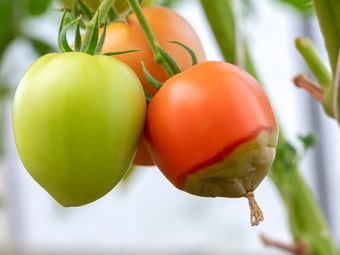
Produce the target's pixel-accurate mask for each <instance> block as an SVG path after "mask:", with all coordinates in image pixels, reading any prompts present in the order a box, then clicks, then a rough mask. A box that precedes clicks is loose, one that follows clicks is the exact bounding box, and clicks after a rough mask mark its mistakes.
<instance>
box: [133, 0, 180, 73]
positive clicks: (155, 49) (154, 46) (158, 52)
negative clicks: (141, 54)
mask: <svg viewBox="0 0 340 255" xmlns="http://www.w3.org/2000/svg"><path fill="white" fill-rule="evenodd" d="M128 1H129V4H130V6H131V8H132V10H133V12H134V13H135V15H136V17H137V19H138V21H139V23H140V25H141V26H142V28H143V31H144V33H145V36H146V38H147V40H148V42H149V45H150V47H151V50H152V53H153V55H154V59H155V61H156V62H157V63H158V64H160V65H162V67H163V68H164V70H165V71H166V72H167V74H168V75H169V76H170V77H171V76H173V75H175V74H176V73H178V69H179V68H178V67H177V65H176V67H175V69H174V68H173V67H172V65H171V64H169V62H170V63H171V62H174V60H173V59H172V58H171V56H169V55H168V56H164V54H162V49H161V47H160V46H159V44H158V42H157V39H156V37H155V35H154V33H153V32H152V29H151V27H150V25H149V23H148V22H147V20H146V18H145V16H144V14H143V11H142V8H141V6H140V4H139V2H138V1H137V0H128ZM176 69H177V70H176Z"/></svg>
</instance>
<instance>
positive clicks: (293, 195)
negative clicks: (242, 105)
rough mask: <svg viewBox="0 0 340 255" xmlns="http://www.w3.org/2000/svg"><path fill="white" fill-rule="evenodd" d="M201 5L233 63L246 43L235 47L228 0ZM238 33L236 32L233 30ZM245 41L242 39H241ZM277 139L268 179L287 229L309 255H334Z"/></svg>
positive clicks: (292, 160) (287, 150) (293, 160)
mask: <svg viewBox="0 0 340 255" xmlns="http://www.w3.org/2000/svg"><path fill="white" fill-rule="evenodd" d="M201 4H202V6H203V9H204V11H205V14H206V16H207V19H208V20H209V23H210V26H211V28H212V31H213V32H214V34H215V37H216V41H217V43H218V44H219V46H220V49H221V51H222V53H223V55H224V57H225V59H226V60H227V61H229V62H231V63H234V64H237V63H236V58H235V56H234V55H233V54H234V52H236V51H237V50H239V49H237V47H244V49H243V51H244V52H248V50H247V45H246V43H243V44H242V45H240V44H235V36H237V37H239V35H235V34H236V31H235V25H234V24H235V23H236V21H235V15H233V13H234V10H232V9H231V8H233V4H232V0H223V1H222V0H201ZM237 33H239V31H237ZM244 41H245V40H244ZM244 57H245V59H244V60H243V61H241V62H243V63H247V64H246V65H245V69H246V70H247V71H248V72H250V73H251V74H253V75H255V77H257V73H256V70H255V67H254V65H253V63H252V59H251V57H250V55H249V54H244ZM282 132H283V131H282V130H281V135H280V137H279V142H278V148H277V156H276V159H275V162H274V164H273V167H272V170H271V173H270V177H271V179H272V180H273V182H274V184H275V185H276V187H277V188H278V190H279V191H280V194H281V196H282V198H283V201H284V203H285V205H286V208H287V212H288V216H289V222H290V229H291V232H292V235H293V237H294V239H295V240H296V241H297V242H303V243H304V244H306V245H307V247H308V249H309V254H313V255H314V254H315V255H317V254H327V255H335V254H337V252H336V248H335V246H334V244H333V241H332V239H331V237H330V235H329V232H328V226H327V223H326V221H325V220H324V217H323V215H322V212H321V210H320V209H319V206H318V204H317V202H316V200H315V199H314V197H313V195H312V193H311V191H310V190H309V188H308V186H307V184H306V182H305V181H304V179H303V178H302V176H301V174H300V172H299V170H298V157H297V153H296V151H295V149H294V148H293V147H292V146H290V145H289V143H287V141H286V140H285V138H284V135H283V134H282Z"/></svg>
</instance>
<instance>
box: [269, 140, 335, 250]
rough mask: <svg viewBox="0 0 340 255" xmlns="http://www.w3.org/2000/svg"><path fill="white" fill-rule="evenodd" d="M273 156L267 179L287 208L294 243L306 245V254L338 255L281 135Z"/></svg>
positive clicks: (293, 152)
mask: <svg viewBox="0 0 340 255" xmlns="http://www.w3.org/2000/svg"><path fill="white" fill-rule="evenodd" d="M276 154H277V156H276V157H277V159H276V161H275V162H274V164H273V167H272V170H271V171H270V174H269V176H270V177H271V179H272V181H273V182H274V184H275V186H276V187H277V188H278V190H279V192H280V194H281V197H282V199H283V201H284V203H285V205H286V209H287V213H288V217H289V223H290V229H291V232H292V234H293V237H294V240H295V241H296V242H298V243H303V244H305V245H306V246H307V247H308V251H309V253H308V254H313V255H323V254H327V255H328V254H329V255H336V254H338V253H337V250H336V247H335V244H334V243H333V240H332V237H331V234H330V232H329V229H328V226H327V223H326V221H325V219H324V217H323V214H322V212H321V210H320V207H319V206H318V204H317V202H316V200H315V198H314V196H313V195H312V192H311V190H310V189H309V187H308V185H307V184H306V182H305V181H304V179H303V178H302V176H301V174H300V172H299V169H298V163H299V157H298V154H297V151H296V150H295V149H294V147H293V146H291V145H290V144H289V143H288V142H287V141H286V140H285V139H284V137H283V135H281V136H280V137H279V143H278V147H277V150H276Z"/></svg>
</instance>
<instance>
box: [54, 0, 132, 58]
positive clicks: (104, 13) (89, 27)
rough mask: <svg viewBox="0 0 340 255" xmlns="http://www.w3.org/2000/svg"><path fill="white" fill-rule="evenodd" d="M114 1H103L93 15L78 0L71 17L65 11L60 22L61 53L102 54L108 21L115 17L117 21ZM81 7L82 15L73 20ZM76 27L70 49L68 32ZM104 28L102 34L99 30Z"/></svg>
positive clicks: (59, 39)
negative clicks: (82, 31) (83, 32)
mask: <svg viewBox="0 0 340 255" xmlns="http://www.w3.org/2000/svg"><path fill="white" fill-rule="evenodd" d="M112 5H113V1H112V0H103V1H102V2H101V4H100V5H99V7H98V9H97V11H96V12H95V13H93V12H92V11H91V10H90V9H89V8H88V7H87V6H86V4H84V3H83V2H82V1H81V0H76V1H75V2H74V5H73V10H74V11H73V13H71V15H70V16H71V17H68V15H69V14H70V11H69V10H68V9H64V14H63V17H62V19H61V22H60V27H59V35H58V45H59V48H60V50H61V52H73V51H76V52H84V53H87V54H89V55H96V54H100V52H101V50H102V48H103V45H104V40H105V35H106V26H107V22H108V20H111V19H112V18H113V17H114V19H115V20H117V19H118V18H117V16H116V15H113V17H112V12H114V11H113V7H112ZM78 6H79V7H80V10H81V13H78V15H77V16H75V17H76V18H73V17H74V16H73V15H75V13H76V14H77V11H75V10H78V9H77V7H78ZM89 17H90V18H91V19H90V21H89V22H87V23H86V24H84V21H85V20H86V19H87V18H89ZM74 25H75V26H76V29H75V38H74V45H73V47H70V44H69V43H68V41H67V32H68V30H69V28H71V27H73V26H74ZM101 26H103V28H104V29H103V32H102V33H101V34H100V33H99V30H100V28H101ZM81 27H85V34H84V36H83V37H82V35H81V31H80V28H81ZM135 51H138V49H131V50H127V51H120V52H107V53H105V54H103V55H108V56H112V55H118V54H125V53H130V52H135Z"/></svg>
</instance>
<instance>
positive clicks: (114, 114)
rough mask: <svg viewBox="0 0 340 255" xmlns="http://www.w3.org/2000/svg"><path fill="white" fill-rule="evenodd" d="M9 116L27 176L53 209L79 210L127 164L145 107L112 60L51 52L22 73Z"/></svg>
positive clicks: (133, 79)
mask: <svg viewBox="0 0 340 255" xmlns="http://www.w3.org/2000/svg"><path fill="white" fill-rule="evenodd" d="M12 114H13V128H14V136H15V141H16V146H17V149H18V153H19V156H20V158H21V160H22V162H23V164H24V166H25V168H26V169H27V171H28V172H29V174H30V175H31V176H32V177H33V179H35V180H36V181H37V182H38V183H39V184H40V185H41V186H42V187H43V188H44V189H45V190H46V191H47V192H49V193H50V194H51V195H52V197H54V198H55V200H57V201H58V202H59V203H60V204H61V205H63V206H80V205H84V204H87V203H89V202H92V201H94V200H96V199H98V198H100V197H102V196H103V195H104V194H106V193H107V192H109V191H110V190H111V189H112V188H113V187H114V186H115V185H116V184H117V183H118V182H119V181H120V180H121V178H122V176H123V175H124V173H125V172H126V171H127V169H128V168H129V166H130V165H131V162H132V160H133V157H134V154H135V151H136V148H137V145H138V142H139V139H140V137H141V134H142V132H143V127H144V121H145V114H146V102H145V96H144V91H143V88H142V85H141V83H140V81H139V79H138V78H137V76H136V75H135V73H134V72H133V71H132V70H131V69H130V68H129V67H128V66H127V65H126V64H124V63H122V62H120V61H119V60H116V59H115V58H112V57H108V56H102V55H99V56H90V55H87V54H85V53H75V52H71V53H61V54H60V53H52V54H48V55H45V56H43V57H41V58H39V59H38V60H37V61H36V62H34V63H33V64H32V66H31V67H30V68H29V69H28V70H27V72H26V73H25V74H24V76H23V78H22V80H21V82H20V84H19V86H18V88H17V90H16V93H15V96H14V101H13V113H12Z"/></svg>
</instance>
